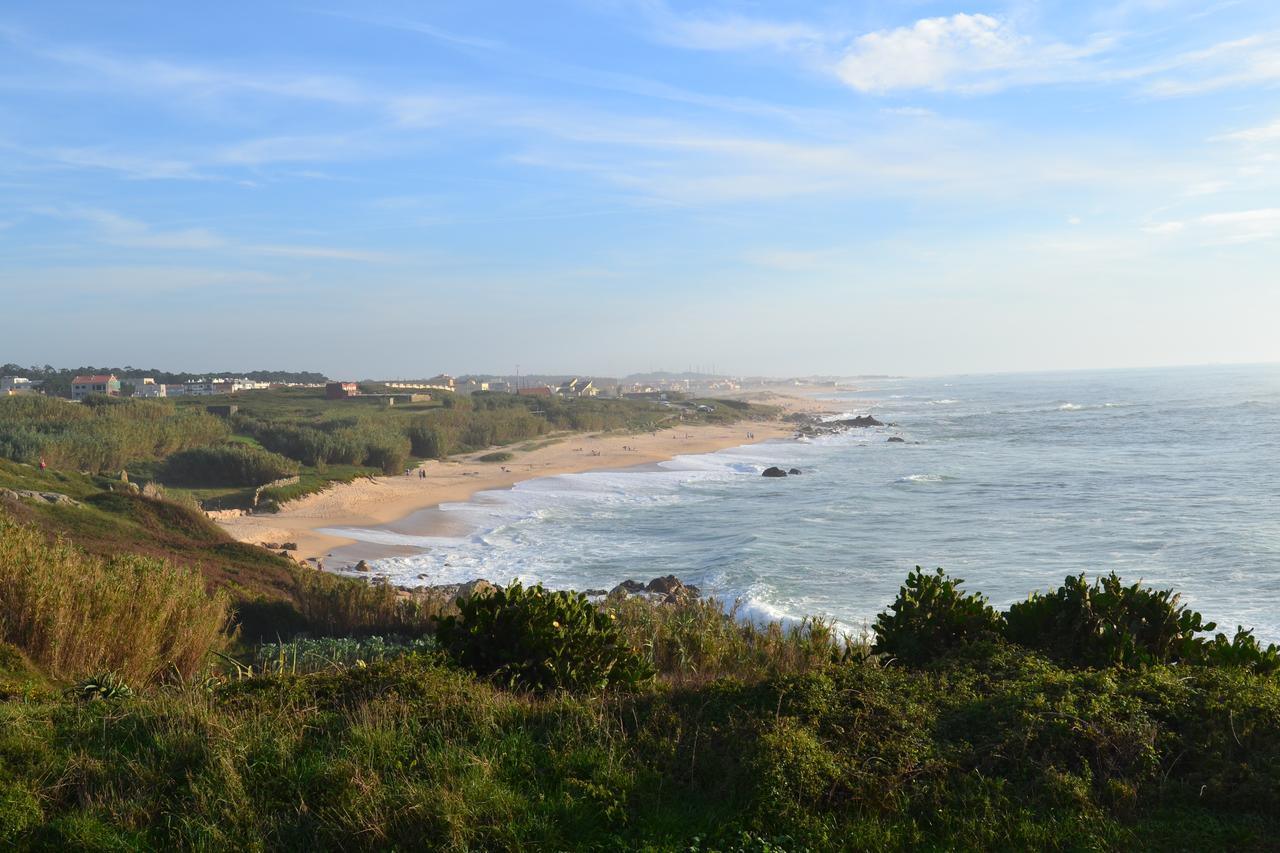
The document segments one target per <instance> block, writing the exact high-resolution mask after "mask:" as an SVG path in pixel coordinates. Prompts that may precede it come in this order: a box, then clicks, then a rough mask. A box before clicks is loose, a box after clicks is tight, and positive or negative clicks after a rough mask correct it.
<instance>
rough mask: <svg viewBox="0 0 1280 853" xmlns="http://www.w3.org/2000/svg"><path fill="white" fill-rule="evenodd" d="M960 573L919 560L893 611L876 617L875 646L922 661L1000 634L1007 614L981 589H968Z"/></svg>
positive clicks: (905, 657) (908, 660) (898, 656)
mask: <svg viewBox="0 0 1280 853" xmlns="http://www.w3.org/2000/svg"><path fill="white" fill-rule="evenodd" d="M962 583H964V581H963V580H962V579H960V578H952V577H949V576H947V575H946V574H945V573H944V572H943V571H942V569H938V570H937V572H936V573H933V574H930V573H928V572H926V571H924V570H923V569H922V568H920V567H919V566H916V568H915V571H913V572H911V573H910V574H908V575H907V579H906V581H905V582H904V584H903V586H902V587H901V588H900V589H899V590H898V597H897V598H896V599H895V600H894V602H893V604H891V605H889V611H888V612H884V613H881V614H880V615H879V616H877V617H876V621H875V625H874V631H875V636H876V644H875V651H876V652H877V653H881V654H889V655H893V656H894V657H896V658H899V659H901V660H903V661H906V662H907V663H921V662H923V661H926V660H929V659H931V658H933V657H936V656H937V655H940V654H944V653H946V652H947V651H949V650H950V649H953V648H955V647H956V646H958V645H961V644H963V643H968V642H972V641H974V640H979V639H984V638H989V637H993V636H996V635H998V634H999V633H1000V627H1001V619H1000V614H998V613H997V612H996V611H995V610H994V609H992V607H991V605H990V604H988V603H987V599H986V598H985V597H984V596H982V595H981V594H979V593H963V592H961V591H960V585H961V584H962Z"/></svg>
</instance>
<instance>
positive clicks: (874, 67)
mask: <svg viewBox="0 0 1280 853" xmlns="http://www.w3.org/2000/svg"><path fill="white" fill-rule="evenodd" d="M1104 46H1105V42H1102V41H1099V42H1096V43H1094V44H1092V45H1088V46H1082V47H1077V46H1071V45H1066V44H1061V43H1056V42H1046V43H1041V42H1037V41H1036V40H1035V39H1033V38H1031V37H1030V36H1028V35H1024V34H1022V33H1020V32H1019V31H1018V30H1017V28H1016V27H1015V26H1014V25H1013V24H1012V23H1011V22H1009V21H1006V20H1001V19H999V18H995V17H992V16H991V15H967V14H958V15H952V16H951V17H949V18H923V19H921V20H919V21H916V22H915V23H914V24H912V25H911V26H907V27H898V28H896V29H892V30H879V31H877V32H872V33H867V34H865V35H862V36H859V37H858V38H857V39H855V40H854V42H853V44H852V45H851V46H850V47H849V50H848V51H847V52H846V53H845V55H844V57H843V58H841V59H840V60H839V62H837V63H836V66H835V71H836V74H837V75H839V77H840V79H841V80H843V81H844V82H845V83H846V84H848V85H849V86H851V87H853V88H854V89H857V90H858V91H860V92H868V93H875V94H883V93H887V92H894V91H899V90H909V89H926V90H931V91H939V92H942V91H961V92H982V91H994V90H997V89H1002V88H1005V87H1007V86H1011V85H1021V84H1027V83H1042V82H1051V81H1056V80H1063V79H1071V78H1073V77H1079V76H1080V71H1079V70H1077V69H1074V68H1073V65H1074V64H1075V63H1076V62H1077V61H1078V60H1080V59H1082V58H1084V57H1087V56H1089V55H1091V54H1093V53H1096V52H1098V51H1099V50H1101V49H1102V48H1103V47H1104Z"/></svg>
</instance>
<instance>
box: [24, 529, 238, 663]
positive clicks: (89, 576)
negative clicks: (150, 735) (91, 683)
mask: <svg viewBox="0 0 1280 853" xmlns="http://www.w3.org/2000/svg"><path fill="white" fill-rule="evenodd" d="M227 623H228V605H227V601H226V598H225V597H224V596H223V595H221V594H218V595H215V596H212V597H211V596H209V595H208V594H206V592H205V589H204V582H203V580H202V579H201V578H200V576H199V575H198V574H197V573H195V572H192V571H190V570H188V569H185V568H181V567H178V566H174V565H171V564H169V563H166V562H164V561H162V560H155V559H151V558H146V557H140V556H136V555H131V554H124V555H119V556H114V557H110V558H106V559H104V558H101V557H95V556H91V555H89V554H86V553H85V552H84V551H82V550H80V549H79V548H77V547H76V546H75V545H73V544H71V543H69V542H67V541H66V540H62V539H58V540H55V541H52V542H51V541H49V540H48V539H46V538H45V537H44V535H42V534H41V533H40V532H39V531H38V530H37V529H36V528H34V527H31V526H28V525H22V524H17V523H15V522H13V521H11V520H9V519H6V518H4V517H2V516H0V640H3V641H5V642H9V643H12V644H13V645H15V646H17V647H18V648H20V649H21V650H22V651H23V652H25V653H26V654H27V655H28V656H29V657H30V658H31V660H32V661H33V662H35V663H36V664H37V665H38V666H40V667H41V669H42V670H44V671H45V672H46V673H47V674H49V675H50V676H52V677H54V678H58V679H70V678H75V677H78V676H83V675H88V674H91V673H95V672H101V671H112V672H115V673H116V674H118V675H119V676H121V677H123V678H124V679H125V680H126V681H128V682H130V683H131V684H135V685H144V684H151V683H155V682H157V681H159V680H161V679H162V678H163V677H165V676H167V675H170V674H176V675H179V676H181V677H183V678H189V677H190V676H192V675H194V674H195V673H196V672H198V671H199V670H200V669H201V667H202V666H203V665H204V663H205V661H206V660H207V659H208V656H209V654H210V653H211V652H213V651H217V650H219V649H221V648H222V647H223V646H224V645H225V643H226V642H227V635H226V633H225V628H226V626H227Z"/></svg>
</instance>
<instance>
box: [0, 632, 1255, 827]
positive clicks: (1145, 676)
mask: <svg viewBox="0 0 1280 853" xmlns="http://www.w3.org/2000/svg"><path fill="white" fill-rule="evenodd" d="M1278 732H1280V689H1278V688H1277V684H1276V682H1275V681H1273V680H1267V679H1261V678H1258V677H1256V676H1248V675H1243V674H1240V673H1236V672H1231V671H1223V670H1202V669H1189V670H1180V669H1176V668H1169V667H1156V668H1152V669H1149V670H1145V671H1141V672H1092V671H1082V672H1075V671H1066V670H1062V669H1058V668H1057V667H1055V666H1053V665H1052V664H1050V663H1048V662H1046V661H1044V660H1042V659H1039V658H1036V657H1035V656H1033V655H1030V654H1029V653H1026V652H1022V651H1018V650H1015V649H1012V648H1006V647H1000V646H992V647H986V648H982V649H970V650H968V652H966V653H965V654H964V655H963V656H956V657H951V658H948V659H947V660H945V661H942V662H939V663H938V664H937V665H936V666H934V667H931V668H929V669H925V670H920V671H910V670H904V669H900V668H896V667H887V668H882V667H879V666H876V665H875V664H874V663H871V662H867V661H857V662H846V663H842V664H826V665H823V666H821V667H818V668H816V669H814V670H811V671H809V672H807V673H803V674H799V675H791V676H784V677H775V678H769V679H764V680H762V681H759V682H756V683H752V684H747V683H743V682H742V681H740V680H737V679H723V680H718V681H714V682H710V683H706V684H703V685H701V686H698V687H696V688H687V689H677V688H671V687H665V686H661V685H660V686H658V687H655V688H654V689H653V690H650V691H646V692H644V693H642V694H639V695H606V696H596V697H588V698H572V697H568V696H550V697H546V698H536V697H532V696H527V695H522V694H517V693H512V692H508V691H504V690H500V689H497V688H495V687H493V686H491V685H489V684H488V683H486V682H484V681H482V680H479V679H476V678H474V677H473V676H470V675H468V674H465V673H463V672H460V671H458V670H456V669H454V668H452V667H450V666H449V665H448V664H447V663H445V662H443V661H442V660H440V659H438V658H436V657H433V656H431V655H413V654H411V655H408V656H406V657H402V658H399V659H397V660H395V661H392V662H389V663H375V664H371V665H368V666H357V667H353V668H350V669H346V670H343V671H338V672H323V673H315V674H310V675H303V676H289V675H286V676H275V677H265V678H255V679H250V680H244V681H238V682H231V683H227V684H223V685H222V686H220V687H216V688H214V689H212V690H211V691H205V690H193V689H186V690H171V691H168V692H157V693H153V694H151V695H148V696H144V697H140V698H132V699H125V700H121V701H117V702H93V703H75V702H69V701H66V700H61V699H56V698H52V697H46V698H39V697H37V698H33V699H28V700H27V701H9V702H5V703H0V758H3V760H2V761H0V840H2V842H3V844H4V845H5V846H7V847H10V848H16V849H37V848H39V849H54V848H57V849H69V848H73V847H74V848H78V849H142V848H147V849H174V848H183V849H185V848H199V849H264V848H265V849H296V850H301V849H369V850H374V849H451V850H467V849H642V848H644V849H663V850H666V849H670V850H684V849H691V848H692V849H750V850H762V849H780V850H800V849H813V850H828V849H861V850H872V849H874V850H913V849H937V850H942V849H948V850H953V849H972V850H979V849H982V850H985V849H1152V850H1154V849H1228V848H1231V849H1266V848H1267V847H1268V846H1269V845H1270V841H1271V840H1273V839H1274V837H1275V835H1274V833H1275V832H1277V831H1278V830H1280V825H1277V823H1276V819H1275V817H1274V815H1275V813H1276V811H1275V810H1276V808H1277V806H1280V787H1278V786H1277V784H1276V780H1277V778H1280V777H1278V774H1280V735H1278ZM766 844H772V845H773V846H772V847H767V846H765V845H766Z"/></svg>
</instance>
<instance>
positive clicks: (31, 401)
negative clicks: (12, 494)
mask: <svg viewBox="0 0 1280 853" xmlns="http://www.w3.org/2000/svg"><path fill="white" fill-rule="evenodd" d="M228 432H229V430H228V428H227V425H226V424H225V423H223V422H222V421H220V420H218V419H217V418H215V417H212V416H210V415H207V414H205V413H203V412H197V411H191V410H179V409H177V408H176V407H175V406H174V405H173V404H172V403H169V402H166V401H161V400H119V399H114V398H111V397H91V398H89V399H88V400H86V401H85V402H84V403H81V404H75V403H69V402H67V401H66V400H59V399H55V398H51V397H40V396H35V395H28V396H19V397H0V458H4V459H11V460H14V461H16V462H27V463H36V462H39V461H40V460H41V459H43V460H45V462H46V463H47V464H48V465H49V466H51V467H53V468H61V469H66V470H72V471H89V472H92V473H104V472H108V471H119V470H120V469H122V468H125V467H126V466H128V465H131V464H133V463H134V462H146V461H151V460H155V459H162V458H164V457H165V456H168V455H169V454H171V453H177V452H178V451H182V450H187V449H189V448H193V447H202V446H205V445H209V444H213V443H215V442H218V441H221V440H222V439H223V438H225V437H226V436H227V434H228Z"/></svg>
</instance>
